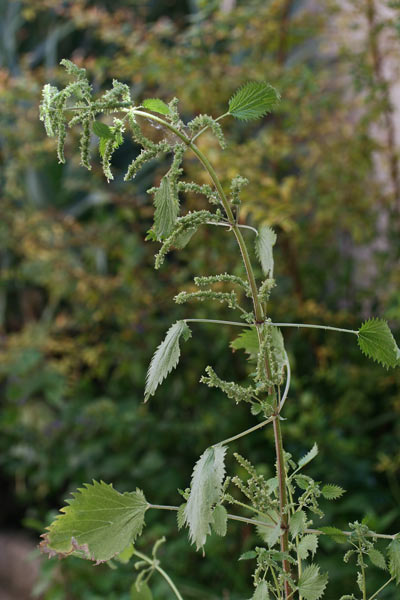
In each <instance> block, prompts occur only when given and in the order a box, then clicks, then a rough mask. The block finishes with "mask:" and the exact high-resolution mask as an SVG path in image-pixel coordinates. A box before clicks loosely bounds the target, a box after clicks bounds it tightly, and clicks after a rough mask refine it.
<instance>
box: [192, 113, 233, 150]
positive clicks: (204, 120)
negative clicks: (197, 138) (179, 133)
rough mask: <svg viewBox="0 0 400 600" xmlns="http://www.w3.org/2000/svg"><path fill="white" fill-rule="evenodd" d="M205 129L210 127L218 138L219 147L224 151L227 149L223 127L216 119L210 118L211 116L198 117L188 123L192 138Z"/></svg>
mask: <svg viewBox="0 0 400 600" xmlns="http://www.w3.org/2000/svg"><path fill="white" fill-rule="evenodd" d="M205 127H209V128H210V129H211V131H212V132H213V134H214V135H215V137H216V138H217V140H218V142H219V145H220V146H221V148H222V149H223V150H224V149H225V148H226V141H225V137H224V134H223V132H222V129H221V125H220V124H219V123H218V122H217V121H215V119H213V118H212V117H210V115H198V116H197V117H195V118H194V119H193V120H192V121H189V123H188V128H189V130H190V132H191V134H192V136H193V135H195V134H196V133H198V132H199V131H201V130H202V129H204V128H205Z"/></svg>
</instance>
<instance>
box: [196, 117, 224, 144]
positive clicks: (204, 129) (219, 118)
mask: <svg viewBox="0 0 400 600" xmlns="http://www.w3.org/2000/svg"><path fill="white" fill-rule="evenodd" d="M229 115H230V113H229V112H226V113H224V114H223V115H221V116H220V117H218V118H217V119H214V121H216V122H217V121H220V120H221V119H223V118H224V117H228V116H229ZM208 128H209V125H207V126H206V127H203V129H200V131H199V132H198V133H196V135H195V136H194V137H192V142H194V141H195V140H197V138H198V137H199V136H200V135H201V134H202V133H204V132H205V131H207V129H208Z"/></svg>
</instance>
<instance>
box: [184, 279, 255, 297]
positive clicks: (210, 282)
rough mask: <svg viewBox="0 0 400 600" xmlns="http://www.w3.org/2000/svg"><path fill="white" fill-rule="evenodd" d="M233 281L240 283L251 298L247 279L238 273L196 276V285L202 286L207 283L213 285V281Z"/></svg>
mask: <svg viewBox="0 0 400 600" xmlns="http://www.w3.org/2000/svg"><path fill="white" fill-rule="evenodd" d="M221 282H224V283H233V284H236V285H239V286H240V287H241V288H243V290H244V291H245V294H246V296H247V297H248V298H251V289H250V285H249V284H248V282H247V281H245V280H244V279H242V278H241V277H237V276H236V275H229V273H220V274H219V275H208V276H205V277H195V278H194V283H195V285H197V286H199V287H202V286H205V285H211V284H213V283H221Z"/></svg>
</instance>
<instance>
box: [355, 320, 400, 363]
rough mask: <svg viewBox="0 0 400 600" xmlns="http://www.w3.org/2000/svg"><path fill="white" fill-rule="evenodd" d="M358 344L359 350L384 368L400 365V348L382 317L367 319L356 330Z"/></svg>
mask: <svg viewBox="0 0 400 600" xmlns="http://www.w3.org/2000/svg"><path fill="white" fill-rule="evenodd" d="M358 345H359V347H360V349H361V352H363V354H365V355H366V356H368V358H372V360H374V361H376V362H378V363H380V364H381V365H383V366H384V367H386V368H389V367H393V368H394V367H396V366H398V365H400V349H399V347H398V346H397V344H396V341H395V339H394V337H393V335H392V332H391V331H390V329H389V326H388V324H387V323H386V321H384V320H382V319H369V320H368V321H365V323H363V324H362V325H361V327H360V329H359V331H358Z"/></svg>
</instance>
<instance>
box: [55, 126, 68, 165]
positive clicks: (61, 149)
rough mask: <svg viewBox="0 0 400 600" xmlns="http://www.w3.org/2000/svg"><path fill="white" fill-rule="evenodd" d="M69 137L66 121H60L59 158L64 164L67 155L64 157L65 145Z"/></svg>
mask: <svg viewBox="0 0 400 600" xmlns="http://www.w3.org/2000/svg"><path fill="white" fill-rule="evenodd" d="M66 137H67V127H66V123H65V121H64V120H62V121H61V120H60V121H59V123H58V139H57V158H58V162H59V163H61V164H63V163H65V155H64V144H65V138H66Z"/></svg>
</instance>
